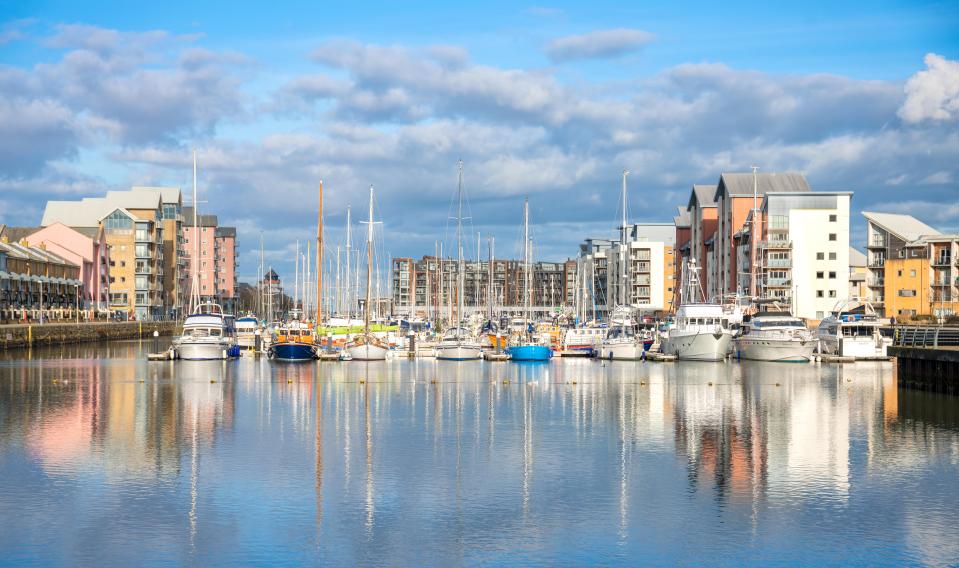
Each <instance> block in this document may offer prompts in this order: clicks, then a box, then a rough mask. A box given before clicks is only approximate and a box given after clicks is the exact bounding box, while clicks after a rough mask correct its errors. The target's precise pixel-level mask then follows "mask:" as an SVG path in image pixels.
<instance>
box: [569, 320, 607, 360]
mask: <svg viewBox="0 0 959 568" xmlns="http://www.w3.org/2000/svg"><path fill="white" fill-rule="evenodd" d="M607 330H608V326H605V325H600V324H599V323H597V322H589V323H587V324H586V325H584V326H582V327H571V328H569V329H567V330H566V333H565V334H564V335H563V348H562V355H563V357H593V356H595V355H596V354H597V353H599V345H600V343H602V341H603V337H605V336H606V332H607Z"/></svg>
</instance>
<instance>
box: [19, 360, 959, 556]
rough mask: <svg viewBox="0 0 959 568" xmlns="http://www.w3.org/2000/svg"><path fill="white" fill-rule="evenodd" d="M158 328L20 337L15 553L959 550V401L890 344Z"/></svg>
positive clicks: (489, 553) (683, 553) (565, 553)
mask: <svg viewBox="0 0 959 568" xmlns="http://www.w3.org/2000/svg"><path fill="white" fill-rule="evenodd" d="M151 347H152V346H151V345H150V344H149V343H148V342H147V343H139V342H127V343H118V344H111V345H109V346H107V347H105V348H104V350H103V351H101V350H99V348H89V347H82V346H74V348H70V349H63V348H56V349H51V350H46V351H44V350H38V349H35V350H33V351H32V352H31V353H30V354H29V356H25V352H20V355H21V359H17V358H16V357H14V355H15V353H12V352H8V353H6V354H4V357H3V360H2V361H0V474H2V475H3V476H4V478H5V479H18V480H21V483H18V484H9V485H6V486H4V487H3V488H2V489H0V517H3V518H2V519H0V520H2V521H5V522H4V526H8V527H11V529H10V530H9V531H5V534H4V535H0V553H3V554H4V557H5V558H14V559H21V560H25V561H35V562H43V561H48V562H52V561H56V560H58V559H67V558H69V559H77V560H79V561H83V562H88V563H97V562H105V561H110V562H113V563H117V562H128V563H135V561H136V559H137V558H142V555H143V554H145V553H151V554H154V555H155V557H156V558H160V559H167V560H171V561H174V562H190V563H208V562H210V561H216V562H218V563H222V562H236V561H240V560H244V561H252V562H257V561H260V562H270V563H282V562H305V561H322V562H328V563H334V564H356V563H366V564H369V563H377V564H424V563H428V564H444V565H447V564H473V563H504V562H510V563H512V562H519V563H522V562H530V563H537V564H540V563H555V562H563V563H587V564H594V563H632V562H631V561H634V560H635V559H637V558H643V559H646V560H647V561H648V562H650V563H703V562H709V563H725V562H729V563H734V562H735V563H748V560H747V561H746V562H741V561H742V560H743V559H744V558H746V559H749V558H756V559H757V560H754V561H753V562H755V563H763V562H761V559H763V558H765V555H775V556H774V557H776V558H791V559H793V560H794V561H801V562H813V563H815V562H816V561H817V560H819V561H825V560H826V559H831V560H835V561H836V562H843V561H844V560H845V561H856V560H858V559H862V558H867V559H869V560H870V563H892V564H897V563H903V562H933V563H936V562H938V563H950V562H955V561H959V558H957V555H959V549H956V548H955V547H953V546H949V545H946V544H944V541H943V538H942V535H943V534H948V531H949V530H950V528H949V527H951V526H954V525H955V523H956V521H957V520H959V514H957V513H956V511H957V510H959V508H957V507H956V505H957V504H959V503H957V502H959V497H957V496H956V495H955V492H954V491H953V490H952V489H953V486H954V481H955V479H956V478H957V473H959V404H957V400H956V399H955V398H953V397H948V396H944V395H940V394H934V393H926V392H914V391H903V390H900V389H898V388H897V386H896V383H895V379H894V377H892V374H891V366H890V365H888V364H882V363H868V364H856V365H850V366H828V365H822V366H819V365H776V364H762V363H750V364H736V363H732V364H727V365H715V364H708V363H677V364H653V363H629V362H605V363H602V362H594V361H587V360H565V361H554V362H552V363H550V364H545V365H543V364H539V365H515V364H503V363H490V364H484V363H475V364H473V363H470V364H457V363H452V362H443V361H430V360H416V361H405V360H402V361H400V360H398V361H392V362H385V363H384V362H371V363H359V362H353V363H350V364H341V363H306V364H293V363H290V364H276V363H271V362H269V361H265V360H254V359H241V360H239V361H234V362H177V363H170V362H161V363H148V362H146V361H144V360H143V359H142V355H143V353H144V352H145V351H146V350H149V349H150V348H151ZM14 515H16V516H14ZM14 519H16V521H18V522H13V520H14ZM39 526H43V527H46V528H45V529H44V531H33V530H31V528H33V527H39ZM107 526H109V527H111V530H105V527H107ZM307 527H309V529H308V530H304V529H307ZM691 527H694V529H691ZM943 531H945V532H943ZM51 533H52V534H59V535H69V536H70V537H71V538H69V539H61V538H57V539H53V538H49V537H47V536H44V535H49V534H51ZM121 534H122V535H123V536H122V537H121V536H119V535H121ZM137 535H150V538H143V539H138V538H136V537H137ZM80 536H82V538H76V537H80ZM877 543H879V544H878V546H877ZM278 550H279V552H277V551H278ZM878 552H881V556H871V555H872V554H877V553H878ZM800 559H802V560H800Z"/></svg>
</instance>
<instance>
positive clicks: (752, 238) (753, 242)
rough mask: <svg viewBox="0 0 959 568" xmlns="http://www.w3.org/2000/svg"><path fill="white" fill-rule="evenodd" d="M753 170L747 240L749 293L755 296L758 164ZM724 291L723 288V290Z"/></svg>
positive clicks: (756, 292)
mask: <svg viewBox="0 0 959 568" xmlns="http://www.w3.org/2000/svg"><path fill="white" fill-rule="evenodd" d="M752 170H753V223H752V228H751V230H750V231H749V233H750V234H749V240H750V241H751V242H750V244H751V246H750V247H749V256H750V258H749V260H750V262H751V263H752V266H751V267H750V268H751V270H750V271H749V272H750V273H751V278H750V283H749V293H750V295H752V297H753V298H755V297H756V296H757V295H758V292H759V291H758V290H757V289H756V271H757V270H758V267H757V264H758V263H759V260H758V256H757V253H758V252H759V251H757V250H756V247H757V246H759V240H758V238H759V233H758V232H757V230H756V221H757V220H758V219H757V217H758V216H759V209H758V205H759V179H758V177H757V176H756V171H757V170H759V166H752ZM724 291H725V290H724Z"/></svg>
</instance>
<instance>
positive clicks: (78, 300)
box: [73, 284, 80, 325]
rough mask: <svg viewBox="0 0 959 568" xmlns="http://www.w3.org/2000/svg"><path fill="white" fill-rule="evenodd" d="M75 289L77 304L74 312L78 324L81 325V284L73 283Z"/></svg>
mask: <svg viewBox="0 0 959 568" xmlns="http://www.w3.org/2000/svg"><path fill="white" fill-rule="evenodd" d="M73 288H74V290H75V291H76V300H77V301H76V306H75V307H74V308H73V313H74V315H76V317H77V325H80V284H74V285H73Z"/></svg>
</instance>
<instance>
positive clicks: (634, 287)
mask: <svg viewBox="0 0 959 568" xmlns="http://www.w3.org/2000/svg"><path fill="white" fill-rule="evenodd" d="M626 239H627V242H626V244H625V245H623V244H622V243H619V242H615V243H611V245H610V248H609V249H608V251H606V256H607V259H606V271H605V276H606V283H605V289H606V291H607V295H606V298H607V302H606V306H605V307H606V309H607V310H608V309H610V308H612V307H614V306H617V305H623V304H628V305H630V306H632V308H633V309H635V310H638V311H640V312H647V313H652V312H657V311H665V310H669V309H670V308H671V307H672V300H673V289H674V287H675V286H676V283H675V281H674V277H673V276H674V274H673V269H674V265H675V262H674V259H673V255H674V250H673V249H674V248H675V241H676V231H675V227H674V225H673V224H672V223H633V224H631V225H629V227H628V230H627V235H626ZM624 259H625V260H626V265H625V270H624V266H623V262H624ZM624 282H625V287H624Z"/></svg>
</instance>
